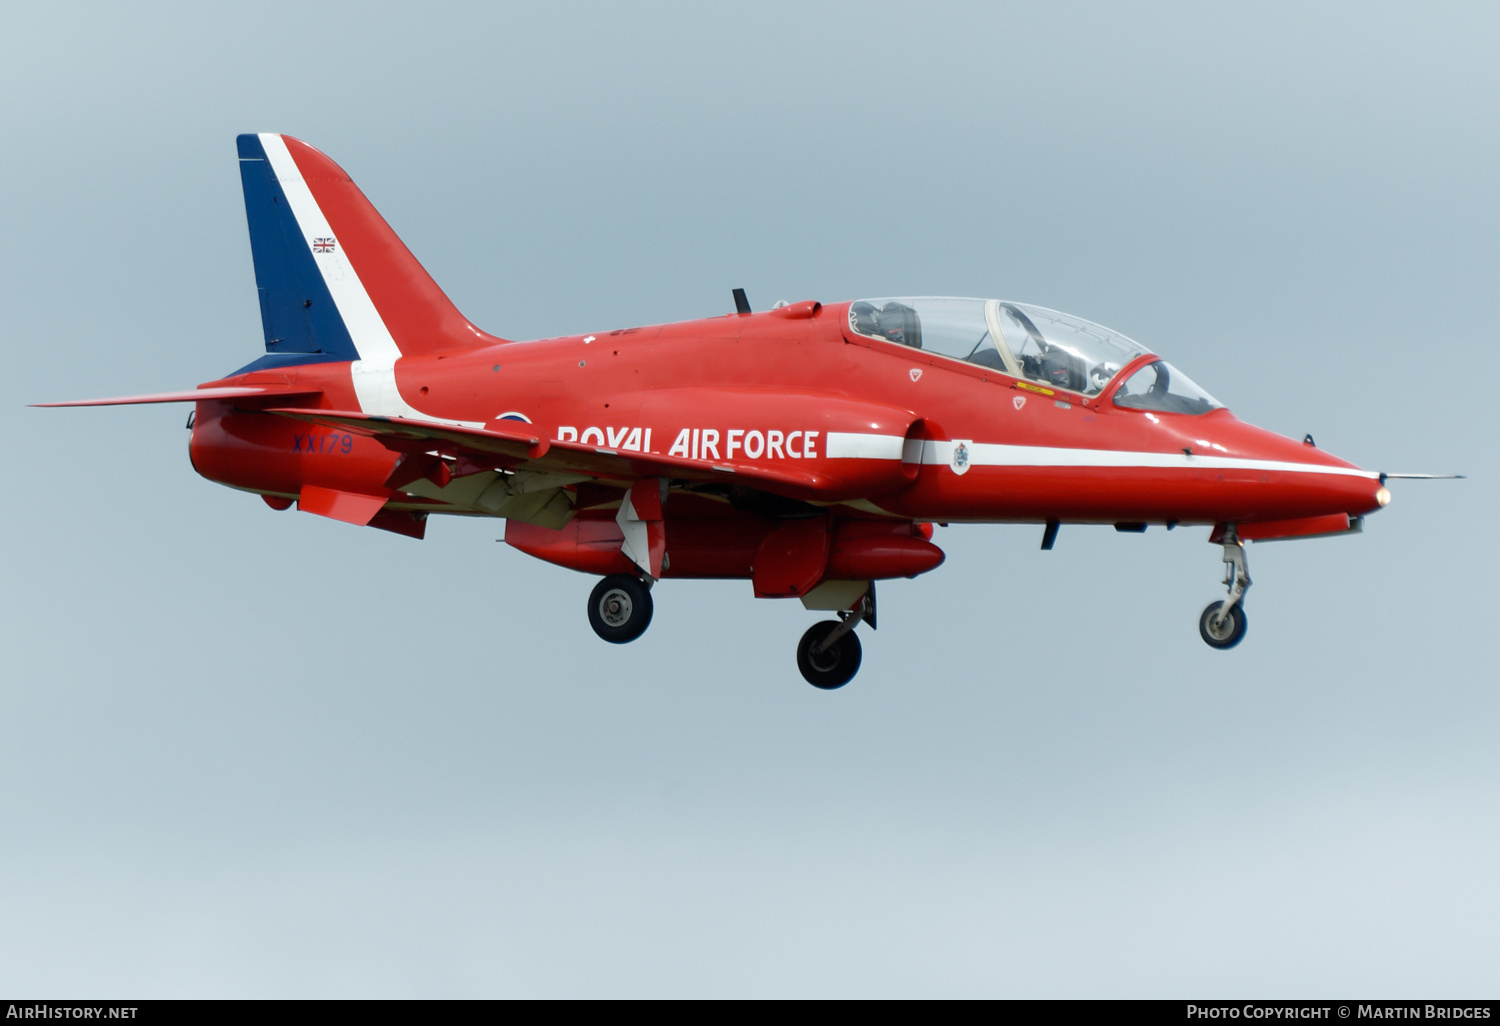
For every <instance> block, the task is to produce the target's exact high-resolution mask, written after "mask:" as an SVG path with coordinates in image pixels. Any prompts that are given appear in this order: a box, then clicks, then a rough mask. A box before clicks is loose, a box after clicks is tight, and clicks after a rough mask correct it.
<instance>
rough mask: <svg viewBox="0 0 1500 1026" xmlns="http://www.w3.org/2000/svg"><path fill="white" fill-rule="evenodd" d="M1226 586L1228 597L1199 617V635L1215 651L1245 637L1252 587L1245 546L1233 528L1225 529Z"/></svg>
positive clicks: (1230, 646)
mask: <svg viewBox="0 0 1500 1026" xmlns="http://www.w3.org/2000/svg"><path fill="white" fill-rule="evenodd" d="M1223 545H1224V583H1225V584H1226V585H1227V586H1228V587H1229V597H1228V598H1226V599H1224V601H1222V602H1210V603H1209V604H1208V608H1206V609H1204V610H1203V614H1202V615H1201V616H1199V617H1198V633H1199V634H1201V635H1202V636H1203V640H1204V641H1206V642H1208V644H1209V645H1211V646H1212V647H1214V648H1233V647H1234V646H1236V645H1238V644H1239V643H1240V642H1241V641H1242V640H1243V639H1244V637H1245V629H1246V628H1247V627H1248V626H1249V623H1248V621H1247V620H1246V619H1245V605H1244V598H1245V589H1246V588H1248V587H1250V569H1249V565H1248V564H1247V563H1246V561H1245V543H1244V542H1242V541H1240V537H1239V534H1238V533H1237V532H1236V531H1235V529H1234V525H1233V524H1230V525H1228V526H1227V527H1225V528H1224V538H1223Z"/></svg>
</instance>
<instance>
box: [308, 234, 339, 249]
mask: <svg viewBox="0 0 1500 1026" xmlns="http://www.w3.org/2000/svg"><path fill="white" fill-rule="evenodd" d="M333 247H334V241H333V236H331V235H320V236H318V237H317V238H316V239H313V252H314V253H332V252H333Z"/></svg>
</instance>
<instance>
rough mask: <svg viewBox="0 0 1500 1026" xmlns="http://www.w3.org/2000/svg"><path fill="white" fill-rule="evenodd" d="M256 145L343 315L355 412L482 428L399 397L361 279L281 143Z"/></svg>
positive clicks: (266, 137) (389, 353)
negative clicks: (353, 356)
mask: <svg viewBox="0 0 1500 1026" xmlns="http://www.w3.org/2000/svg"><path fill="white" fill-rule="evenodd" d="M260 144H261V146H262V147H263V148H264V149H265V151H266V159H267V160H269V161H270V162H271V170H272V171H273V172H274V173H275V175H276V180H277V182H278V183H279V184H280V186H281V192H282V195H284V196H285V197H286V199H287V202H288V203H289V204H291V207H292V214H293V216H295V217H296V219H297V227H298V228H300V229H301V230H302V241H303V243H304V244H305V245H306V246H307V248H308V250H309V251H310V252H311V253H312V255H313V262H314V263H315V264H316V265H317V267H318V272H319V273H320V274H322V275H323V284H324V285H326V286H327V287H328V294H329V295H331V296H332V297H333V302H334V305H335V306H337V307H338V309H339V316H340V317H342V318H343V319H344V327H345V328H347V329H348V331H349V337H350V338H351V339H352V340H353V341H354V348H355V349H356V350H357V351H358V352H359V359H358V360H355V361H354V362H353V363H351V364H350V365H349V372H350V377H351V378H352V380H353V384H354V394H355V396H356V397H357V399H358V400H359V408H360V410H361V411H362V412H364V413H370V414H375V415H377V416H382V417H407V418H409V419H411V420H420V421H424V422H426V423H428V424H449V425H453V426H456V427H471V428H482V427H484V421H472V420H444V419H442V418H440V417H430V416H428V415H427V414H425V413H423V412H422V411H420V410H417V409H414V408H413V407H412V406H410V405H409V404H408V403H407V402H406V400H405V399H404V398H402V396H401V390H400V389H399V388H397V387H396V361H397V360H399V359H401V349H400V347H399V346H397V345H396V340H395V339H394V338H392V337H391V332H390V329H389V328H387V327H386V326H385V321H384V320H383V319H382V318H381V316H380V311H378V310H376V309H375V304H374V302H373V301H371V299H370V294H369V293H368V292H367V291H365V286H364V282H362V281H360V280H359V275H358V274H356V273H355V271H354V268H353V266H352V265H350V263H349V262H348V260H347V259H346V258H345V256H344V253H343V247H342V245H341V244H340V243H339V242H338V241H337V236H336V235H335V234H334V231H333V229H332V228H331V227H329V224H328V219H327V218H325V217H324V216H323V209H322V208H321V207H319V206H318V201H317V199H315V198H314V197H313V194H312V190H311V189H309V188H308V187H307V183H306V182H305V181H303V179H302V172H301V170H299V169H298V167H297V162H296V161H295V160H293V159H292V154H291V151H290V150H288V149H287V148H286V142H285V141H284V140H283V139H282V138H281V136H279V135H277V134H275V133H273V132H262V133H261V134H260ZM317 238H331V239H334V240H335V241H334V246H333V248H332V249H331V250H328V251H326V252H319V251H318V247H314V246H313V240H314V239H317Z"/></svg>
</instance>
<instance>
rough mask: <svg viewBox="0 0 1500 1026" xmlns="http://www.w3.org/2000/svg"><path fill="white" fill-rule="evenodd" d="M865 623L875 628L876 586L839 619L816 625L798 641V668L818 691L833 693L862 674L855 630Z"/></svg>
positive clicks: (859, 649) (871, 587) (871, 586)
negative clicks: (860, 672) (855, 676)
mask: <svg viewBox="0 0 1500 1026" xmlns="http://www.w3.org/2000/svg"><path fill="white" fill-rule="evenodd" d="M861 620H864V621H866V622H868V623H869V625H870V629H871V630H873V629H874V628H875V585H874V584H873V583H872V584H871V585H870V590H869V591H867V592H865V595H864V597H863V598H861V599H860V600H859V605H857V606H855V607H854V608H853V609H846V610H844V611H843V612H841V613H839V620H838V621H837V622H833V621H830V620H824V621H823V622H822V623H815V624H813V625H812V626H811V627H809V628H808V629H807V632H806V633H805V634H803V635H802V640H801V641H799V642H797V669H799V670H801V671H802V676H803V678H804V679H805V680H806V681H807V682H808V683H809V684H811V685H812V686H813V687H815V688H822V689H823V690H824V691H832V690H834V689H835V688H841V687H843V686H844V685H845V684H847V683H849V682H850V681H851V680H853V679H854V675H855V674H856V673H858V672H859V662H860V657H861V646H860V643H859V638H858V637H857V636H856V635H855V633H854V628H855V627H856V626H858V625H859V622H860V621H861Z"/></svg>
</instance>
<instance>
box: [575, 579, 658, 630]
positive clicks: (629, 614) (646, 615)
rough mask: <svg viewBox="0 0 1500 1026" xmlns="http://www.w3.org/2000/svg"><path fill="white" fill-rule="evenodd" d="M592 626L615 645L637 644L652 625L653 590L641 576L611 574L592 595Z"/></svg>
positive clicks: (595, 587) (590, 598) (590, 611)
mask: <svg viewBox="0 0 1500 1026" xmlns="http://www.w3.org/2000/svg"><path fill="white" fill-rule="evenodd" d="M589 626H590V627H592V628H594V633H595V634H597V635H599V637H601V638H603V639H604V640H605V641H608V642H609V643H610V644H613V645H623V644H625V643H626V642H627V641H634V640H635V639H636V638H639V637H640V636H641V635H642V634H644V633H646V628H647V627H650V626H651V591H650V588H649V587H648V586H647V585H646V584H645V583H643V582H642V581H641V579H640V578H638V577H632V576H630V575H629V574H611V575H609V576H608V577H606V578H605V579H604V580H602V581H600V582H599V583H598V584H596V585H595V586H594V591H593V594H591V595H590V596H589Z"/></svg>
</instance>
